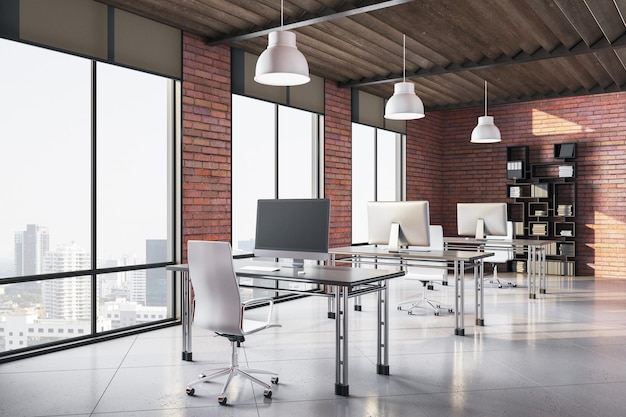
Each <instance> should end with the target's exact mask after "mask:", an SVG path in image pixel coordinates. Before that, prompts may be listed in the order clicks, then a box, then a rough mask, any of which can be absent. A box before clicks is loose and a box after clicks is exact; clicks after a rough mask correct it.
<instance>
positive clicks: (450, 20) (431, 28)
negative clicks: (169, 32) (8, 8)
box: [99, 0, 626, 111]
mask: <svg viewBox="0 0 626 417" xmlns="http://www.w3.org/2000/svg"><path fill="white" fill-rule="evenodd" d="M99 1H100V2H102V3H105V4H108V5H111V6H115V7H117V8H119V9H122V10H126V11H129V12H132V13H135V14H138V15H141V16H144V17H147V18H150V19H153V20H156V21H159V22H162V23H165V24H168V25H171V26H173V27H176V28H179V29H182V30H184V31H189V32H192V33H195V34H198V35H201V36H203V37H204V38H206V41H207V43H208V44H211V45H218V44H227V45H232V46H233V47H236V48H239V49H242V50H244V51H247V52H250V53H253V54H255V55H259V54H261V52H263V50H264V49H265V48H266V47H267V33H268V32H270V31H272V30H275V29H277V28H280V27H281V0H257V1H250V0H134V1H128V0H99ZM282 27H283V29H289V30H292V31H294V32H295V33H296V34H297V45H298V49H300V50H301V51H302V53H303V54H304V56H305V57H306V58H307V61H308V63H309V69H310V72H311V73H312V74H316V75H319V76H321V77H324V78H326V79H329V80H332V81H335V82H337V83H338V84H339V85H340V86H343V87H355V88H358V89H360V90H362V91H366V92H369V93H372V94H374V95H377V96H380V97H384V98H388V97H390V96H391V95H392V94H393V85H394V83H395V82H398V81H402V77H403V48H402V42H403V41H402V39H403V35H406V79H407V81H408V80H410V81H412V82H414V83H415V91H416V93H417V94H418V95H419V96H420V98H421V99H422V101H423V102H424V105H425V107H426V109H427V111H433V110H441V109H450V108H459V107H467V106H478V105H483V103H484V81H485V80H486V81H487V82H488V85H489V88H488V91H489V104H490V105H491V104H498V103H510V102H520V101H530V100H539V99H545V98H553V97H566V96H578V95H586V94H598V93H605V92H615V91H626V0H413V1H410V0H392V1H372V0H284V3H283V26H282Z"/></svg>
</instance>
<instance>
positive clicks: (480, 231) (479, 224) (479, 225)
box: [476, 219, 485, 240]
mask: <svg viewBox="0 0 626 417" xmlns="http://www.w3.org/2000/svg"><path fill="white" fill-rule="evenodd" d="M476 239H480V240H484V239H485V220H484V219H478V220H476Z"/></svg>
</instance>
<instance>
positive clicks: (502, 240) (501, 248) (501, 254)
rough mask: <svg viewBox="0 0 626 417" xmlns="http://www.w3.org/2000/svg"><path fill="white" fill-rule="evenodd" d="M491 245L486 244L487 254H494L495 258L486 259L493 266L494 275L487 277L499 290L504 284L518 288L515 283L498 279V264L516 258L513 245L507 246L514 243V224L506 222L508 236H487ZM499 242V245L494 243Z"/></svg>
mask: <svg viewBox="0 0 626 417" xmlns="http://www.w3.org/2000/svg"><path fill="white" fill-rule="evenodd" d="M486 238H487V240H491V242H490V243H486V244H485V252H493V254H494V255H493V256H490V257H488V258H485V259H484V261H485V262H489V263H490V264H492V266H493V275H491V277H485V280H488V281H489V282H490V283H492V284H496V285H497V286H498V288H502V285H503V283H504V284H506V285H508V286H511V287H516V286H517V283H515V282H513V281H504V280H500V278H498V264H501V263H506V262H507V261H510V260H512V259H513V258H514V255H515V254H514V247H513V243H510V244H508V245H507V242H513V222H506V236H486ZM495 240H497V241H498V243H494V242H493V241H495Z"/></svg>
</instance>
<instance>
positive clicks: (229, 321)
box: [187, 240, 242, 335]
mask: <svg viewBox="0 0 626 417" xmlns="http://www.w3.org/2000/svg"><path fill="white" fill-rule="evenodd" d="M187 261H188V263H189V278H190V280H191V283H192V285H193V291H194V296H195V312H194V323H193V324H194V325H195V326H199V327H202V328H204V329H207V330H211V331H214V332H216V333H221V334H229V335H242V329H241V326H242V309H241V296H240V294H239V284H238V282H237V276H236V275H235V268H234V266H233V257H232V250H231V247H230V243H229V242H213V241H201V240H190V241H189V242H188V243H187Z"/></svg>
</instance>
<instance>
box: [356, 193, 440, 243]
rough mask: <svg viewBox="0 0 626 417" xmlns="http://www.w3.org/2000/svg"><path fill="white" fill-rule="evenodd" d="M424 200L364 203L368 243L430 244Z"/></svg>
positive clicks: (425, 202)
mask: <svg viewBox="0 0 626 417" xmlns="http://www.w3.org/2000/svg"><path fill="white" fill-rule="evenodd" d="M429 228H430V212H429V204H428V201H370V202H368V203H367V232H368V234H367V236H368V243H369V244H370V245H389V251H390V252H397V251H398V250H399V248H400V246H429V245H430V232H429V230H430V229H429Z"/></svg>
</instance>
